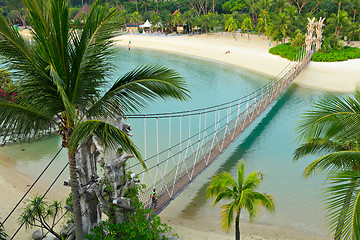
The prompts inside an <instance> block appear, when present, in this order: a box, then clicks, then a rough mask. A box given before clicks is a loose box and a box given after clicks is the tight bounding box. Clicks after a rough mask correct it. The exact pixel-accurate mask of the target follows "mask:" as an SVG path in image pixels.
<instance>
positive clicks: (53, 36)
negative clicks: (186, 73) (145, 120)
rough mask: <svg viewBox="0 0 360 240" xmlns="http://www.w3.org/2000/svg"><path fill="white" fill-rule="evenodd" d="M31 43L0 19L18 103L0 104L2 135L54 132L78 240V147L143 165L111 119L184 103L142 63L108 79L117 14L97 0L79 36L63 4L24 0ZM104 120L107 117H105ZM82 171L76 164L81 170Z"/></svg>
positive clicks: (181, 92) (167, 78)
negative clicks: (157, 104)
mask: <svg viewBox="0 0 360 240" xmlns="http://www.w3.org/2000/svg"><path fill="white" fill-rule="evenodd" d="M23 2H24V4H25V6H26V8H27V9H28V12H29V22H30V24H31V26H32V36H33V41H26V40H24V39H23V38H22V37H21V36H20V35H19V33H18V32H17V31H16V30H15V29H14V28H13V27H12V26H11V25H10V24H9V23H8V22H7V21H6V19H5V18H4V17H2V16H0V35H1V38H0V55H1V56H3V57H4V59H5V63H6V64H7V67H9V68H10V69H12V70H13V71H14V72H16V74H17V76H18V81H17V83H18V88H17V90H18V99H17V101H16V103H13V102H9V101H6V100H3V99H0V126H1V127H0V130H1V132H4V133H5V135H8V134H10V132H11V134H13V136H14V137H15V138H18V139H30V138H32V137H36V136H40V135H41V133H42V132H43V131H49V130H53V129H58V133H59V134H60V136H61V138H62V146H63V147H65V148H67V150H68V159H69V170H70V178H71V181H70V183H71V192H72V201H73V216H74V222H75V232H76V239H78V240H81V239H83V238H84V236H83V235H84V234H83V226H82V219H81V208H80V204H79V201H80V194H79V182H78V175H77V171H76V169H77V167H79V166H78V165H77V160H76V158H75V154H76V152H77V149H78V148H79V146H80V143H81V142H83V141H84V140H86V139H88V138H89V137H90V136H96V137H97V138H98V140H99V141H100V142H101V143H102V144H103V146H104V147H105V148H109V149H117V148H119V147H121V148H122V149H123V150H125V151H127V152H129V153H131V154H133V155H134V156H135V157H136V158H138V159H139V160H140V161H142V158H141V155H140V153H139V152H138V150H137V148H136V147H135V145H134V144H133V143H132V141H131V140H130V139H129V138H128V136H127V135H126V134H125V133H124V132H122V131H121V130H120V129H118V128H116V127H115V126H113V125H112V124H110V123H109V122H112V121H114V120H115V119H118V118H119V117H121V116H123V115H124V113H129V112H135V111H138V110H139V109H140V108H141V107H143V106H145V104H146V102H147V101H148V100H154V99H158V98H166V97H171V98H175V99H181V100H184V99H186V98H187V94H186V92H187V91H186V89H185V88H184V82H183V81H182V79H181V77H180V76H179V75H178V74H177V73H176V72H174V71H173V70H170V69H167V68H163V67H158V66H143V67H138V68H136V69H135V70H133V71H131V72H129V73H127V74H126V75H124V76H123V77H119V78H118V79H117V80H116V81H115V83H114V84H112V85H111V84H110V83H109V82H108V78H107V77H108V76H110V74H111V70H113V65H112V63H111V61H110V60H111V58H112V57H113V55H112V53H113V49H112V48H111V46H112V43H113V40H112V39H113V37H114V36H115V34H116V30H117V26H118V22H117V13H118V12H117V10H116V9H112V10H110V11H108V8H107V6H102V5H100V2H101V0H96V1H94V2H93V4H92V6H91V10H90V12H89V15H88V17H87V19H86V22H85V24H84V28H83V30H82V31H81V32H77V31H75V30H72V29H71V28H70V16H69V4H68V2H67V1H64V0H49V1H45V0H23ZM103 119H106V120H103ZM80 167H81V166H80Z"/></svg>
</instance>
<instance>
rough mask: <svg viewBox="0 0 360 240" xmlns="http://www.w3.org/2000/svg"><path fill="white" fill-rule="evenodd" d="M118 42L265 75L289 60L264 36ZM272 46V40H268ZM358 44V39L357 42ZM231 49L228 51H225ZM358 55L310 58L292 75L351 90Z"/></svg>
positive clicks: (359, 78) (137, 37) (133, 37)
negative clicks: (337, 58) (333, 59)
mask: <svg viewBox="0 0 360 240" xmlns="http://www.w3.org/2000/svg"><path fill="white" fill-rule="evenodd" d="M116 40H117V43H116V44H118V45H121V46H126V47H128V45H129V41H131V44H130V46H131V48H148V49H156V50H161V51H169V52H174V53H180V54H186V55H190V56H194V57H199V58H205V59H209V60H214V61H219V62H223V63H227V64H232V65H236V66H239V67H241V68H244V69H247V70H250V71H253V72H256V73H259V74H262V75H265V76H268V77H271V78H272V77H275V76H277V75H278V74H279V73H280V72H281V71H282V70H283V69H284V68H285V67H286V66H287V65H288V64H289V62H290V61H288V60H287V59H284V58H281V57H279V56H274V55H272V54H270V53H269V52H268V45H269V40H268V39H267V38H266V37H265V36H257V35H250V38H249V39H248V36H247V35H246V34H243V35H242V36H241V35H237V36H236V39H235V38H234V37H233V36H232V35H231V34H229V33H217V34H203V35H186V36H181V35H174V36H173V35H172V36H156V35H144V34H127V35H121V36H119V37H117V38H116ZM271 45H272V46H274V43H271ZM356 45H357V46H359V43H356ZM228 50H229V51H230V54H225V52H227V51H228ZM359 67H360V59H355V60H349V61H345V62H336V63H322V62H310V64H309V65H308V66H307V67H306V68H305V69H304V70H303V71H302V72H301V74H300V75H299V76H298V77H297V79H295V83H296V84H299V85H300V86H304V87H308V88H315V89H322V90H326V91H333V92H353V91H354V90H355V88H356V85H357V84H359V83H360V74H359Z"/></svg>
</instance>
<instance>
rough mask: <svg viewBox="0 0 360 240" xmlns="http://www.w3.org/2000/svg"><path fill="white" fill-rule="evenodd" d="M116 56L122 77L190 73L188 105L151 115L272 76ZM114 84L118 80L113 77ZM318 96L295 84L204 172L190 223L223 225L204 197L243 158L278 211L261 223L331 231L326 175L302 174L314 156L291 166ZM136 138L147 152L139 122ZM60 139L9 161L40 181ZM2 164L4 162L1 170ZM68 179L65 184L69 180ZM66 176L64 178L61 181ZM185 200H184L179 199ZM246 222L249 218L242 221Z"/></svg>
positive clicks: (191, 193)
mask: <svg viewBox="0 0 360 240" xmlns="http://www.w3.org/2000/svg"><path fill="white" fill-rule="evenodd" d="M118 54H119V58H118V59H116V66H117V68H116V74H115V75H117V76H120V75H122V74H124V73H125V72H127V71H129V70H131V69H133V68H134V67H135V66H137V65H141V64H143V63H149V64H161V65H164V66H166V67H170V68H173V69H176V70H177V71H179V72H180V74H181V75H182V76H184V78H185V80H186V82H187V83H188V87H189V89H190V91H191V97H192V99H191V100H189V101H187V102H176V101H173V100H169V101H166V102H163V101H160V102H156V103H151V104H149V106H148V108H146V110H144V112H146V113H152V112H173V111H181V110H189V109H195V108H202V107H206V106H211V105H216V104H219V103H223V102H227V101H230V100H233V99H237V98H239V97H241V96H244V95H246V94H248V93H250V92H251V91H253V90H255V89H257V88H259V87H260V86H262V85H263V84H265V83H266V82H268V81H269V79H267V78H265V77H263V76H260V75H257V74H254V73H250V72H246V71H243V70H241V69H240V68H238V67H234V66H230V65H226V64H222V63H217V62H212V61H206V60H202V59H197V58H190V57H186V56H181V55H175V54H169V53H166V52H158V51H151V50H133V49H132V50H131V51H128V50H125V49H121V48H120V49H119V53H118ZM114 79H115V77H114ZM319 93H320V92H318V91H314V90H309V89H303V88H300V87H297V86H296V85H292V86H291V87H290V88H289V89H288V90H287V91H286V93H285V94H284V95H282V97H281V98H280V99H279V100H278V101H276V102H275V103H274V104H273V106H272V108H271V109H269V110H267V111H266V114H263V115H262V116H261V117H260V118H259V119H257V121H256V122H255V123H254V124H253V125H252V126H251V127H250V128H249V129H248V130H247V131H246V132H245V133H244V134H243V135H242V136H241V137H240V138H239V139H237V140H236V141H235V142H234V143H233V144H232V145H231V146H230V147H229V149H228V150H227V151H226V152H225V154H223V155H222V156H221V157H220V158H219V159H218V160H217V161H216V162H215V163H214V164H213V165H212V166H211V167H210V168H209V169H208V170H207V171H205V172H204V173H203V175H202V176H200V177H199V178H198V179H197V180H196V181H195V182H194V183H193V184H192V185H191V186H190V187H189V188H188V189H187V190H186V191H185V192H184V193H183V194H186V196H187V197H186V201H185V205H183V206H182V208H184V209H179V211H180V210H186V211H183V212H184V213H183V214H182V215H181V217H182V218H184V219H197V218H204V217H209V218H213V219H214V221H218V211H217V209H210V208H209V207H208V206H209V204H210V202H211V200H206V199H205V192H206V187H207V186H208V185H207V184H208V181H209V180H210V178H211V177H212V176H213V175H214V174H216V173H219V172H222V171H229V172H231V173H232V174H234V175H235V173H236V169H237V163H238V161H239V160H241V159H243V160H245V162H246V169H247V171H248V172H250V171H256V170H260V171H261V172H262V173H263V174H264V175H265V179H264V182H263V183H262V186H261V189H260V191H263V192H267V193H270V194H273V195H274V198H275V201H276V214H273V215H270V214H268V213H266V212H264V213H263V214H262V215H261V218H260V220H259V221H260V222H261V223H264V224H272V225H280V226H285V227H290V228H295V229H298V230H302V231H306V232H311V233H316V234H326V229H325V227H324V226H325V224H324V221H323V217H324V216H325V213H324V212H323V211H322V204H321V194H320V188H321V185H322V183H323V179H324V177H323V176H321V175H318V176H315V177H312V178H310V179H306V180H305V179H303V177H302V171H303V169H304V168H305V166H306V165H307V164H308V163H310V162H311V161H312V160H314V159H315V157H312V158H304V159H301V160H300V161H299V162H297V163H292V153H293V151H294V149H295V148H296V142H295V133H294V128H295V127H296V122H297V121H298V118H299V114H300V113H301V112H303V111H305V110H308V109H310V107H311V106H310V105H311V102H312V101H313V99H314V98H315V97H316V96H318V94H319ZM132 124H133V125H132V126H133V131H132V133H133V134H134V137H133V141H134V142H135V143H136V144H137V145H138V147H139V149H140V150H142V149H143V136H142V131H143V125H142V124H140V123H136V122H133V123H132ZM59 147H60V139H59V138H58V137H57V136H53V137H49V138H46V139H42V140H40V141H35V142H32V143H24V144H15V145H9V146H6V147H4V148H2V149H1V153H2V154H3V155H6V156H7V157H9V161H11V163H13V164H14V165H15V166H16V167H17V168H18V169H19V170H20V171H22V172H25V173H27V174H29V175H31V176H36V174H37V173H38V171H39V169H41V167H43V166H44V165H45V164H46V162H48V161H49V159H51V157H52V156H53V155H54V154H55V153H56V152H57V150H58V149H59ZM66 157H67V156H66V152H62V153H61V156H60V157H59V159H58V160H57V161H56V164H55V165H54V166H52V170H50V173H49V174H48V175H47V176H45V179H47V180H46V181H50V179H52V177H53V176H54V173H56V171H57V170H58V169H60V168H62V166H63V164H64V163H66ZM0 167H1V165H0ZM66 178H67V176H64V177H63V179H66ZM63 179H62V180H63ZM180 197H181V196H180ZM243 219H244V220H245V219H246V216H245V215H244V216H243Z"/></svg>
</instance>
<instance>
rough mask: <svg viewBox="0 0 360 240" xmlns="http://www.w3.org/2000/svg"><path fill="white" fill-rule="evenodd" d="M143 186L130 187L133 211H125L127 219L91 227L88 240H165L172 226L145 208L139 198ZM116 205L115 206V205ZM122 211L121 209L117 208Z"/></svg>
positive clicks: (87, 235) (124, 214) (86, 237)
mask: <svg viewBox="0 0 360 240" xmlns="http://www.w3.org/2000/svg"><path fill="white" fill-rule="evenodd" d="M140 190H141V187H139V186H135V187H134V188H132V189H130V191H131V193H130V198H131V199H132V200H131V204H132V206H133V207H134V211H133V212H123V214H120V215H123V216H125V219H124V220H123V221H122V222H121V223H114V222H113V221H111V219H109V220H108V221H103V222H101V223H100V224H99V226H97V227H95V228H93V229H91V232H92V234H86V235H85V239H87V240H138V239H142V240H154V239H161V240H165V239H167V237H166V236H165V235H168V234H169V233H170V232H171V227H170V226H168V225H167V224H165V223H162V222H161V219H160V217H159V216H158V215H156V214H153V215H151V209H145V208H144V205H143V203H142V202H141V201H140V200H139V199H138V198H137V196H138V194H137V192H138V191H140ZM114 207H115V206H114ZM117 211H120V209H117Z"/></svg>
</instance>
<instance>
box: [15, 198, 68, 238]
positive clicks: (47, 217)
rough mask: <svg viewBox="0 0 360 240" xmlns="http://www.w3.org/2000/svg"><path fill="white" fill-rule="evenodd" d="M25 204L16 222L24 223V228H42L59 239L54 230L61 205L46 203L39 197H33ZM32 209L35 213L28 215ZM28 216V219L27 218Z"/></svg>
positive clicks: (45, 200)
mask: <svg viewBox="0 0 360 240" xmlns="http://www.w3.org/2000/svg"><path fill="white" fill-rule="evenodd" d="M26 202H27V205H26V206H25V207H24V211H23V212H22V213H21V214H20V217H19V219H18V222H19V223H22V222H24V221H25V227H26V228H31V227H39V228H41V229H43V228H44V229H46V230H47V231H48V232H50V233H52V234H53V235H54V236H56V237H57V238H58V239H61V236H60V234H59V233H57V232H55V230H54V227H55V223H56V220H57V218H58V217H59V215H60V214H61V212H62V207H61V203H60V202H58V201H48V200H47V199H45V198H44V199H42V196H41V195H35V196H34V197H33V198H31V199H27V201H26ZM33 209H35V211H34V213H33V214H31V215H30V213H31V212H32V211H33ZM29 215H30V217H29V218H28V216H29Z"/></svg>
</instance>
